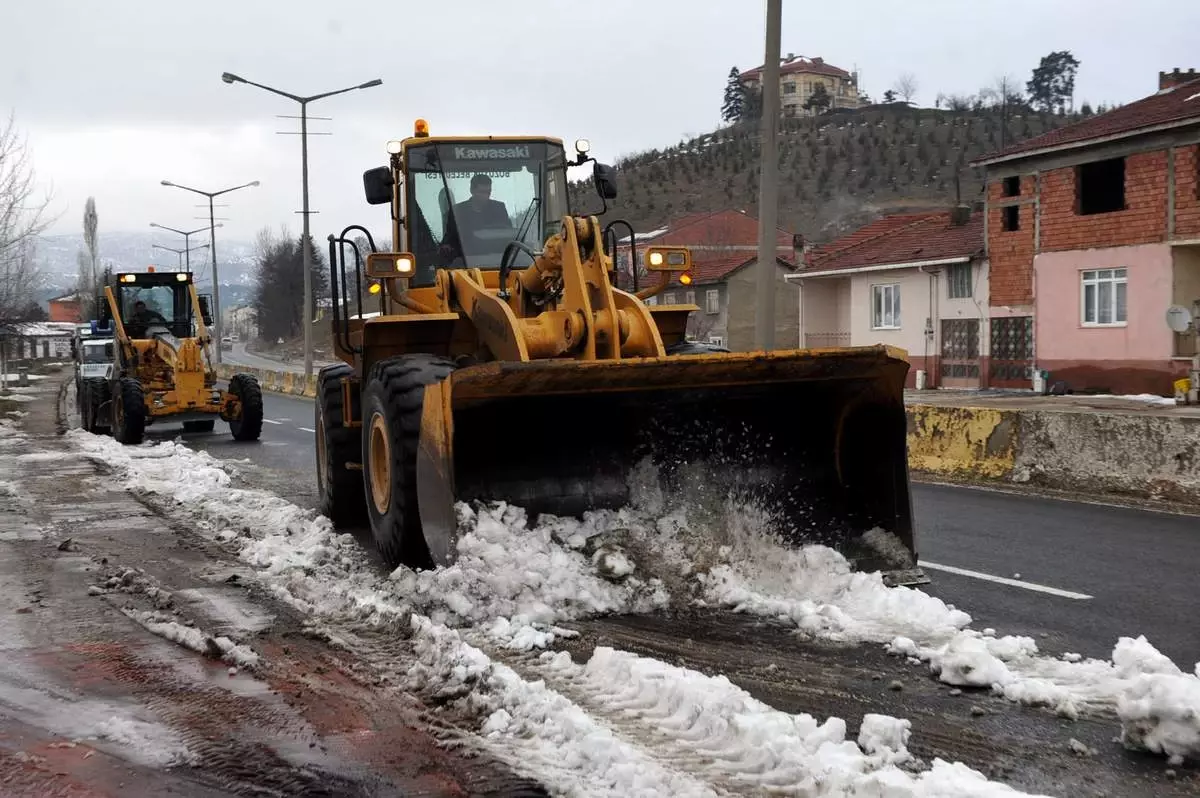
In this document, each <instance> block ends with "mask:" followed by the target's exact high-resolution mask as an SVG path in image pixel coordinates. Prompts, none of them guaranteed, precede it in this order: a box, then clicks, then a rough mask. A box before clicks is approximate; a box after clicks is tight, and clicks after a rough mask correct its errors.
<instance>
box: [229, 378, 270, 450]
mask: <svg viewBox="0 0 1200 798" xmlns="http://www.w3.org/2000/svg"><path fill="white" fill-rule="evenodd" d="M229 392H230V393H231V394H233V395H234V396H236V397H237V398H238V401H239V402H241V405H242V414H241V416H240V417H238V418H236V419H233V420H232V421H230V422H229V431H230V432H231V433H233V439H234V440H235V441H256V440H258V438H259V436H260V435H262V426H263V398H262V388H260V387H259V385H258V380H256V379H255V378H254V377H253V376H251V375H249V374H234V375H233V376H232V377H230V379H229Z"/></svg>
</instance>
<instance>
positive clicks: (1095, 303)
mask: <svg viewBox="0 0 1200 798" xmlns="http://www.w3.org/2000/svg"><path fill="white" fill-rule="evenodd" d="M1105 285H1107V286H1110V288H1109V292H1108V299H1107V302H1104V303H1102V302H1101V301H1100V293H1101V287H1102V286H1105ZM1089 288H1091V289H1093V290H1092V292H1091V298H1090V299H1089V296H1088V289H1089ZM1118 293H1123V294H1124V295H1125V302H1124V303H1123V304H1124V308H1122V307H1121V305H1122V303H1121V302H1120V301H1118V296H1117V295H1118ZM1105 304H1107V305H1108V307H1107V308H1104V307H1102V305H1105ZM1103 310H1107V311H1108V313H1109V319H1110V320H1109V321H1100V317H1101V315H1102V311H1103ZM1122 310H1124V315H1123V316H1122V314H1121V311H1122ZM1089 311H1090V315H1091V319H1090V320H1089V319H1088V315H1089ZM1118 317H1120V318H1118ZM1128 323H1129V269H1128V268H1115V267H1114V268H1109V269H1084V270H1081V271H1080V272H1079V324H1080V326H1082V327H1124V326H1126V325H1127V324H1128Z"/></svg>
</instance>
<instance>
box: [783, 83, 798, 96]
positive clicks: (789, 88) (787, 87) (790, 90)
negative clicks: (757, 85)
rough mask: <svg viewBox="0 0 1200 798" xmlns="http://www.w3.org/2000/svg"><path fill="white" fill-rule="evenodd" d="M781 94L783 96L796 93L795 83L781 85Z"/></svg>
mask: <svg viewBox="0 0 1200 798" xmlns="http://www.w3.org/2000/svg"><path fill="white" fill-rule="evenodd" d="M783 93H784V94H795V93H796V84H795V83H785V84H783Z"/></svg>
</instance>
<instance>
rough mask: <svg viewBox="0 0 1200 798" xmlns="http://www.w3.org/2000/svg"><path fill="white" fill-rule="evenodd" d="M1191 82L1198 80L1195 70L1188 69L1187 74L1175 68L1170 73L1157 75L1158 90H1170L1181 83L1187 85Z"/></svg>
mask: <svg viewBox="0 0 1200 798" xmlns="http://www.w3.org/2000/svg"><path fill="white" fill-rule="evenodd" d="M1193 80H1200V74H1197V73H1196V70H1195V69H1189V70H1188V71H1187V72H1184V71H1183V70H1181V69H1180V68H1179V67H1175V68H1174V69H1172V70H1171V71H1170V72H1159V73H1158V90H1159V91H1162V90H1163V89H1172V88H1175V87H1176V86H1178V85H1180V84H1182V83H1188V82H1189V81H1193Z"/></svg>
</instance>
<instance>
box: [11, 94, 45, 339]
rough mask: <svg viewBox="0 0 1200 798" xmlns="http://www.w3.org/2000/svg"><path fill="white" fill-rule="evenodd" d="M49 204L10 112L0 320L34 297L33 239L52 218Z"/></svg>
mask: <svg viewBox="0 0 1200 798" xmlns="http://www.w3.org/2000/svg"><path fill="white" fill-rule="evenodd" d="M49 205H50V197H49V196H46V197H43V198H39V197H38V196H37V192H36V190H35V180H34V172H33V159H32V156H31V153H30V150H29V146H28V144H26V142H25V139H24V137H23V136H21V134H20V133H19V132H18V130H17V124H16V117H15V116H10V117H9V118H8V121H7V122H4V123H0V322H3V321H10V320H14V319H16V318H17V317H18V316H19V315H21V314H22V313H23V312H24V311H25V309H27V308H28V307H29V306H30V305H31V304H33V303H34V300H35V297H34V292H35V291H36V289H37V287H38V285H39V282H40V274H39V271H38V268H37V265H36V259H35V255H36V250H35V246H34V245H35V242H36V240H37V237H38V236H39V235H40V234H41V233H42V232H43V231H44V230H45V229H46V228H47V227H48V226H49V225H50V223H51V222H52V221H53V220H52V219H51V218H50V217H49V214H48V212H47V211H48V208H49Z"/></svg>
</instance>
